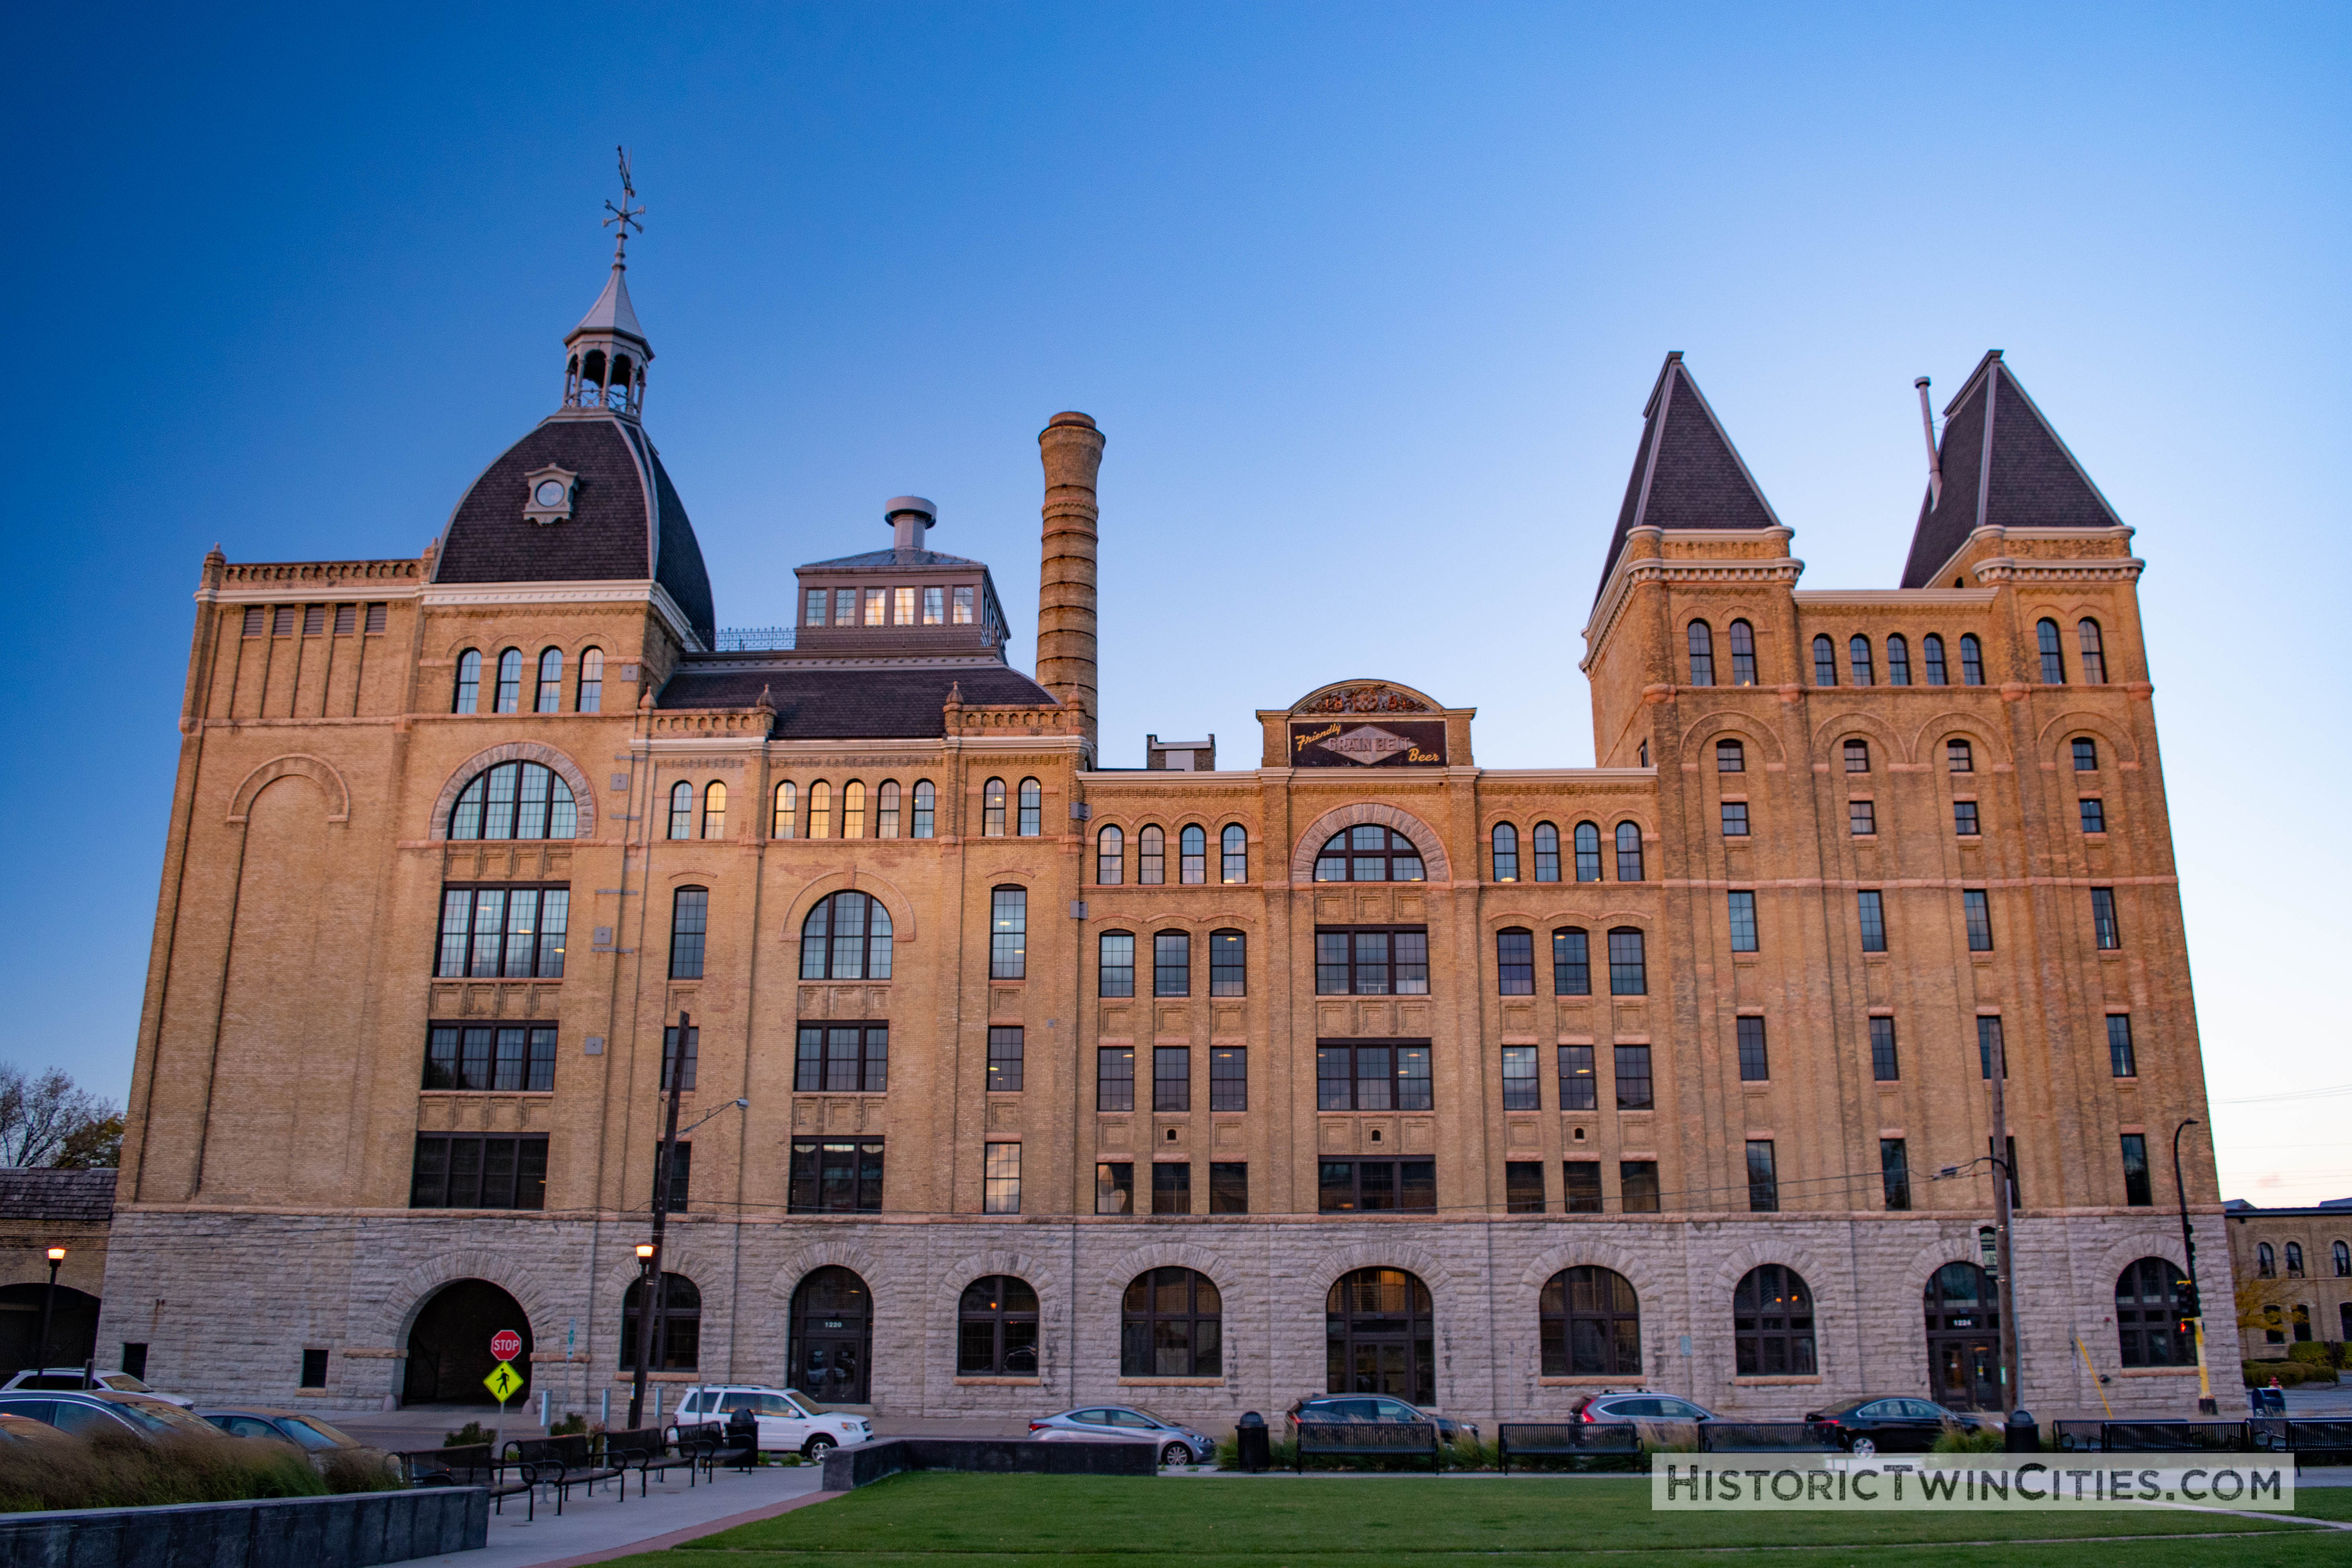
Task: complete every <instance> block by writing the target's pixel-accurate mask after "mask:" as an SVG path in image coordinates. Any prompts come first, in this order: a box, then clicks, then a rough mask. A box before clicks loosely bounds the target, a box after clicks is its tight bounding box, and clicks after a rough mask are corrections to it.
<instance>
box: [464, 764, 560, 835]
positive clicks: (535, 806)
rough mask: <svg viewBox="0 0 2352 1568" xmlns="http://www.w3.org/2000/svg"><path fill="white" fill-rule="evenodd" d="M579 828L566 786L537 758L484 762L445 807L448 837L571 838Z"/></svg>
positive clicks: (551, 769)
mask: <svg viewBox="0 0 2352 1568" xmlns="http://www.w3.org/2000/svg"><path fill="white" fill-rule="evenodd" d="M579 830H580V807H579V804H578V803H577V802H576V801H574V800H573V799H572V786H571V785H570V784H566V783H565V782H564V781H563V775H562V774H561V773H557V772H556V771H555V770H554V769H553V768H550V767H545V766H542V765H541V764H540V763H498V764H497V765H496V766H494V767H488V768H484V769H483V770H482V771H481V772H480V773H476V774H475V775H474V776H473V779H472V780H471V781H470V782H469V783H467V785H466V787H465V788H464V789H461V790H459V791H458V792H457V802H456V804H455V805H452V806H451V807H450V808H449V837H452V838H572V837H578V835H579Z"/></svg>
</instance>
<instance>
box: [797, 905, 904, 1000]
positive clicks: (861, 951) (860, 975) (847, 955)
mask: <svg viewBox="0 0 2352 1568" xmlns="http://www.w3.org/2000/svg"><path fill="white" fill-rule="evenodd" d="M801 978H802V979H803V980H887V979H889V978H890V911H889V910H887V909H885V908H883V907H882V900H879V899H877V898H873V897H871V896H869V895H867V894H865V893H856V892H843V893H835V894H833V895H832V896H830V897H828V898H824V899H820V900H817V906H816V908H814V909H813V910H810V911H809V912H808V919H806V920H804V921H802V922H801Z"/></svg>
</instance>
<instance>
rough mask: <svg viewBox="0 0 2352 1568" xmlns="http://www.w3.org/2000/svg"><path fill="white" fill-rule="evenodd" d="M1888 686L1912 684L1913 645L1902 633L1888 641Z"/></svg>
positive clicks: (1896, 634) (1897, 633)
mask: <svg viewBox="0 0 2352 1568" xmlns="http://www.w3.org/2000/svg"><path fill="white" fill-rule="evenodd" d="M1886 684H1887V685H1889V686H1908V685H1910V684H1911V645H1910V643H1909V642H1907V641H1906V640H1905V638H1904V636H1903V634H1902V633H1901V632H1896V633H1895V635H1894V636H1892V637H1888V638H1887V639H1886Z"/></svg>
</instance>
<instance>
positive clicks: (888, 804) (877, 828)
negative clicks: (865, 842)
mask: <svg viewBox="0 0 2352 1568" xmlns="http://www.w3.org/2000/svg"><path fill="white" fill-rule="evenodd" d="M874 837H877V838H896V837H898V781H897V780H896V779H884V780H883V781H882V782H881V783H880V784H877V785H875V786H874Z"/></svg>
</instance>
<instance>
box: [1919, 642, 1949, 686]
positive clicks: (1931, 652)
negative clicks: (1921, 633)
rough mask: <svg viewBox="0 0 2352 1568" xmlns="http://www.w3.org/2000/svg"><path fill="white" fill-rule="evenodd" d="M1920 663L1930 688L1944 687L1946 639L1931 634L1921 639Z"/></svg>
mask: <svg viewBox="0 0 2352 1568" xmlns="http://www.w3.org/2000/svg"><path fill="white" fill-rule="evenodd" d="M1919 663H1920V666H1921V667H1922V673H1924V674H1925V675H1926V676H1927V684H1928V685H1930V686H1942V685H1944V684H1945V683H1946V682H1945V674H1944V639H1943V638H1942V637H1938V636H1937V635H1936V634H1935V633H1934V632H1929V633H1928V634H1927V636H1926V637H1921V638H1920V639H1919Z"/></svg>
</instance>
